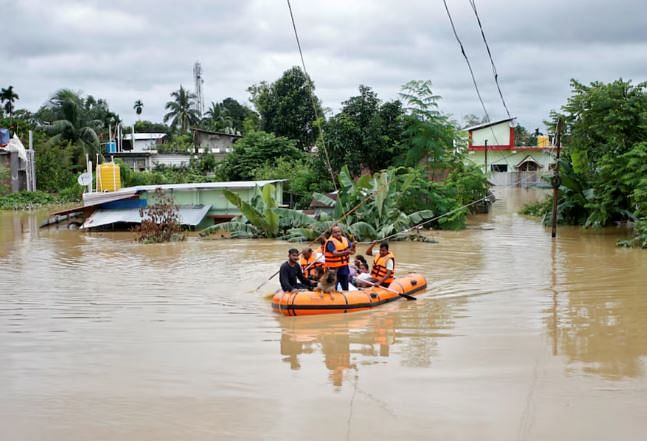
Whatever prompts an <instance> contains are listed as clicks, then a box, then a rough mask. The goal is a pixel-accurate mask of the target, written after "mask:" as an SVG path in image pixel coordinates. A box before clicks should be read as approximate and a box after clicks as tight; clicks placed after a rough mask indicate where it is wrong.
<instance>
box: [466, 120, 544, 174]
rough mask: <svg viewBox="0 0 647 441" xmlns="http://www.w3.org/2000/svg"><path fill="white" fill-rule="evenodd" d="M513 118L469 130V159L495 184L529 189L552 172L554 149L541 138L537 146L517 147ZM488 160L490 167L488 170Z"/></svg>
mask: <svg viewBox="0 0 647 441" xmlns="http://www.w3.org/2000/svg"><path fill="white" fill-rule="evenodd" d="M514 128H515V123H514V118H506V119H502V120H498V121H491V122H488V123H483V124H478V125H476V126H472V127H468V128H466V129H465V130H467V136H468V145H467V158H468V160H469V161H470V162H472V163H475V164H477V165H478V166H480V167H482V168H483V170H484V171H485V172H486V173H487V174H488V178H489V179H490V181H491V182H492V183H494V184H495V185H521V186H529V185H535V184H537V183H540V182H541V176H542V175H544V174H546V173H548V172H549V171H551V170H552V167H553V165H554V163H555V158H554V150H555V148H554V147H553V146H551V145H550V142H548V137H546V136H541V137H539V139H538V142H537V144H538V145H535V146H517V145H515V133H514ZM486 161H487V167H486Z"/></svg>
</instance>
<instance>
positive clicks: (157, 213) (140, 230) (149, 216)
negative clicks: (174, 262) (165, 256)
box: [133, 189, 185, 243]
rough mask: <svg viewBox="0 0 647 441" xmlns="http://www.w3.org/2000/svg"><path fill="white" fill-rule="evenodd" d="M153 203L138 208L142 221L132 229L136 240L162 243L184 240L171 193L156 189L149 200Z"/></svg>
mask: <svg viewBox="0 0 647 441" xmlns="http://www.w3.org/2000/svg"><path fill="white" fill-rule="evenodd" d="M153 201H154V203H153V204H152V205H149V206H148V207H147V208H142V209H140V210H139V214H140V216H141V217H142V222H141V224H140V225H139V226H137V227H135V228H134V229H133V230H134V231H135V232H136V233H137V241H138V242H143V243H162V242H172V241H180V240H184V238H185V236H184V232H183V231H182V225H180V217H179V214H178V211H177V207H176V206H175V201H174V199H173V196H172V195H169V194H164V192H162V190H160V189H157V190H155V193H153V197H152V198H151V200H150V202H153Z"/></svg>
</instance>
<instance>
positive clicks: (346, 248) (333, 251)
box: [324, 225, 355, 291]
mask: <svg viewBox="0 0 647 441" xmlns="http://www.w3.org/2000/svg"><path fill="white" fill-rule="evenodd" d="M324 250H325V251H324V256H325V258H326V262H325V266H326V269H334V270H335V271H336V272H337V281H338V282H339V284H340V285H341V289H342V290H343V291H348V279H349V275H350V270H349V268H348V262H350V255H351V254H355V246H354V244H353V242H351V241H350V240H348V239H347V238H346V237H344V236H343V235H342V233H341V228H340V227H339V225H335V226H333V227H332V234H331V235H330V238H329V239H328V240H327V242H326V245H325V247H324Z"/></svg>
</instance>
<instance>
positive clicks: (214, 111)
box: [203, 101, 234, 130]
mask: <svg viewBox="0 0 647 441" xmlns="http://www.w3.org/2000/svg"><path fill="white" fill-rule="evenodd" d="M205 116H206V117H207V118H205V119H203V122H205V120H206V122H207V124H208V125H209V126H210V127H211V128H212V129H216V130H226V129H227V128H233V127H234V119H233V118H232V117H231V115H230V114H229V111H228V110H227V108H226V107H224V106H223V105H222V103H218V104H216V103H214V102H213V101H212V102H211V106H210V107H209V110H207V111H206V112H205Z"/></svg>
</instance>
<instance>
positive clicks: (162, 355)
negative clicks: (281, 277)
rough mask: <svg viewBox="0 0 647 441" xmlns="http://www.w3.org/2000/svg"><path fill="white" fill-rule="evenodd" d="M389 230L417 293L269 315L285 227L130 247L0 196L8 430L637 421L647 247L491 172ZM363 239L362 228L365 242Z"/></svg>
mask: <svg viewBox="0 0 647 441" xmlns="http://www.w3.org/2000/svg"><path fill="white" fill-rule="evenodd" d="M496 193H497V196H498V198H499V199H498V200H497V202H496V203H495V205H494V207H493V210H492V212H491V213H490V214H489V215H482V216H477V217H474V218H472V219H471V221H470V226H469V228H468V229H466V230H463V231H457V232H451V231H439V232H438V231H437V232H433V233H432V236H433V237H434V238H435V239H436V240H437V241H438V243H437V244H429V243H420V242H399V243H392V249H393V251H394V253H395V255H396V256H397V259H398V271H399V273H401V274H402V273H404V272H408V271H416V272H420V273H422V274H425V275H426V276H427V278H428V280H429V289H428V290H427V292H426V293H424V294H422V296H421V297H420V298H418V300H417V301H404V300H402V301H398V302H394V303H391V304H387V305H384V306H381V307H379V308H376V309H374V310H371V311H368V312H360V313H353V314H340V315H339V316H326V317H282V316H278V315H277V314H274V313H273V312H272V311H271V307H270V302H269V301H268V300H267V299H266V298H264V296H265V294H267V293H268V292H269V291H273V290H274V289H276V288H277V286H278V282H277V281H276V280H273V281H272V282H270V283H268V284H267V285H265V287H264V288H263V289H262V290H261V292H255V291H254V290H255V288H256V287H257V286H258V285H259V284H260V283H261V282H262V281H263V280H264V279H266V278H267V277H268V276H269V275H271V274H272V273H273V272H274V271H276V270H277V269H278V266H279V264H280V263H281V262H282V261H283V260H284V259H285V257H286V254H287V249H288V248H289V247H290V244H288V243H287V242H282V241H252V240H248V241H244V240H231V241H230V240H220V241H218V240H214V241H202V240H200V239H198V238H196V237H191V238H190V239H189V240H188V241H186V242H184V243H174V244H163V245H140V244H137V243H135V242H133V240H132V237H131V236H130V235H129V234H128V233H102V234H85V233H80V232H78V231H67V230H56V229H49V230H45V229H43V230H39V229H38V221H39V220H41V219H42V214H41V215H40V217H37V216H36V215H33V214H32V215H30V214H20V213H19V214H16V213H11V212H0V372H1V373H2V374H1V375H0V439H1V440H7V441H14V440H34V441H35V440H53V441H81V440H83V441H85V440H94V441H102V440H111V441H112V440H125V439H130V440H138V441H149V440H150V441H153V440H154V441H166V440H168V441H171V440H214V439H227V440H297V439H308V440H322V441H323V440H326V441H330V440H377V439H402V440H431V439H438V440H477V439H478V440H493V441H505V440H511V441H512V440H548V439H549V440H587V441H592V440H605V441H606V440H612V439H616V440H642V439H645V431H646V430H647V421H646V420H645V418H644V416H645V415H646V414H647V376H646V375H647V372H646V367H647V251H645V250H638V249H623V248H617V247H616V246H615V241H616V240H617V239H619V238H622V237H624V236H626V234H627V233H626V232H623V231H622V230H605V231H585V230H582V229H580V228H573V227H560V228H559V230H558V239H557V240H556V241H555V242H553V241H551V237H550V230H549V229H545V228H544V227H543V226H542V225H540V224H539V223H538V222H537V221H535V220H532V219H530V218H526V217H523V216H520V215H518V214H516V211H517V210H518V209H519V208H520V206H521V205H523V203H525V202H526V201H529V200H535V199H536V198H538V197H539V193H537V192H536V191H533V190H521V189H504V188H501V189H498V190H497V192H496ZM364 248H365V246H361V247H360V251H361V252H362V253H363V251H364Z"/></svg>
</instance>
